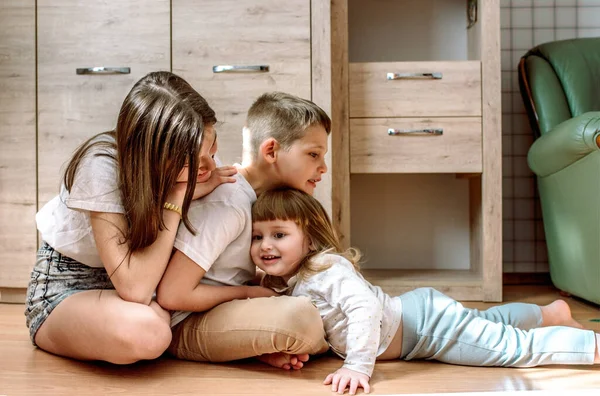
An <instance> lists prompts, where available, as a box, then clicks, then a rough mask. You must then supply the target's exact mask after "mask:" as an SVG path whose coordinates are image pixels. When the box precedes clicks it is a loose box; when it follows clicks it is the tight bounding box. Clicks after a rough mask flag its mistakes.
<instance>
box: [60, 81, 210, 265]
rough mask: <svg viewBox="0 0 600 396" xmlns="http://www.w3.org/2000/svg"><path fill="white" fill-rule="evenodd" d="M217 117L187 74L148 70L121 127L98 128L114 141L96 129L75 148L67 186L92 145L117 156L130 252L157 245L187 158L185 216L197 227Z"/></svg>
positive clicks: (185, 220) (125, 108) (124, 112)
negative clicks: (198, 189)
mask: <svg viewBox="0 0 600 396" xmlns="http://www.w3.org/2000/svg"><path fill="white" fill-rule="evenodd" d="M216 122H217V119H216V117H215V112H214V111H213V109H211V108H210V106H209V105H208V103H207V102H206V100H205V99H204V98H203V97H202V96H200V94H199V93H198V92H196V91H195V90H194V89H193V88H192V87H191V86H190V85H189V84H188V83H187V82H186V81H185V80H184V79H183V78H181V77H179V76H177V75H175V74H173V73H171V72H167V71H160V72H152V73H149V74H147V75H146V76H144V77H143V78H141V79H140V80H139V81H138V82H137V83H136V84H135V85H134V86H133V88H132V89H131V91H130V92H129V94H128V95H127V97H126V98H125V100H124V101H123V104H122V105H121V110H120V112H119V117H118V120H117V126H116V128H115V129H114V130H113V131H109V132H104V133H101V134H99V135H108V136H111V137H112V138H113V139H114V142H112V141H110V140H109V141H107V140H106V139H101V140H98V139H97V137H98V136H99V135H96V136H93V137H92V138H90V139H89V140H88V141H86V142H85V143H83V144H82V145H81V146H80V147H79V148H78V149H77V151H75V153H74V155H73V157H72V158H71V160H70V162H69V164H68V166H67V168H66V171H65V174H64V179H63V182H64V184H65V187H66V189H67V191H70V190H71V188H72V186H73V183H74V181H75V174H76V173H77V169H78V167H79V164H80V163H81V161H82V159H83V158H84V157H85V156H86V155H87V154H88V153H89V152H90V150H91V149H92V148H96V149H98V151H97V153H96V154H95V155H99V156H107V157H110V158H112V159H113V160H114V161H115V162H116V165H117V169H118V176H117V177H118V182H119V188H120V191H121V199H122V201H123V206H124V208H125V218H126V219H127V222H128V225H129V228H128V229H127V230H121V233H122V236H123V237H122V239H121V243H127V244H128V245H129V252H130V253H131V252H134V251H136V250H139V249H143V248H145V247H147V246H150V245H152V244H153V243H154V241H155V240H156V238H157V237H158V232H159V231H160V230H162V229H164V227H165V224H164V222H163V216H162V211H163V205H164V203H165V202H166V200H167V196H168V194H169V192H170V191H171V188H172V187H173V186H174V185H175V183H176V181H177V176H178V175H179V173H180V171H181V169H183V167H184V165H185V164H186V162H187V163H188V166H189V173H188V182H187V189H186V193H185V198H184V201H183V207H182V210H183V216H182V219H183V223H184V224H185V226H186V227H187V228H188V230H190V231H191V232H192V233H195V230H194V228H193V226H192V223H191V222H190V221H189V219H188V215H187V213H188V209H189V206H190V203H191V201H192V198H193V194H194V188H195V185H196V177H195V175H196V174H197V173H198V167H199V161H198V155H199V152H200V145H201V143H202V139H203V136H204V134H203V132H204V126H206V125H213V124H214V123H216ZM113 152H116V155H114V154H112V153H113Z"/></svg>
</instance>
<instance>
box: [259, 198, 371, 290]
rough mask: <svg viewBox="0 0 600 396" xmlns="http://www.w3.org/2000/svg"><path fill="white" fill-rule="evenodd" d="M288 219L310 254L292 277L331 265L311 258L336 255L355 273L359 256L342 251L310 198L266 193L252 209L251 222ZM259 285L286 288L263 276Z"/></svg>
mask: <svg viewBox="0 0 600 396" xmlns="http://www.w3.org/2000/svg"><path fill="white" fill-rule="evenodd" d="M272 220H284V221H287V220H290V221H293V222H294V223H296V225H298V227H300V229H301V230H302V232H303V233H304V235H305V236H306V237H308V238H309V240H310V243H311V251H310V252H309V254H308V255H306V257H305V258H304V259H303V260H302V262H301V263H300V265H299V266H298V271H297V273H296V275H297V276H298V277H300V278H302V279H306V278H308V277H310V276H312V275H314V274H316V273H318V272H321V271H324V270H326V269H327V268H329V267H330V266H331V264H328V263H319V262H318V261H317V260H313V258H314V257H315V256H317V255H319V254H321V253H331V254H337V255H340V256H342V257H344V258H346V259H347V260H348V261H350V262H351V263H352V265H353V266H354V268H355V270H356V271H359V265H358V264H359V261H360V257H361V254H360V252H359V251H358V250H357V249H354V248H350V249H347V250H342V248H341V245H340V240H339V238H338V235H337V233H336V231H335V229H334V227H333V224H332V223H331V220H330V219H329V216H328V215H327V212H326V211H325V209H324V208H323V206H322V205H321V203H320V202H319V201H317V200H316V199H315V198H314V197H312V196H311V195H309V194H307V193H305V192H302V191H299V190H295V189H292V188H284V189H274V190H268V191H265V192H264V193H262V194H261V195H260V196H259V197H258V199H257V200H256V202H255V203H254V205H253V206H252V221H272ZM263 285H264V286H266V287H270V288H282V287H284V286H286V283H285V281H284V280H283V279H281V278H280V277H276V276H271V275H266V276H265V278H264V279H263Z"/></svg>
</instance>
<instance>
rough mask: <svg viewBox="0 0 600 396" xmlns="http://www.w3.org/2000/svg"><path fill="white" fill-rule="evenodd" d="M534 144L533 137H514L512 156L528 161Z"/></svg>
mask: <svg viewBox="0 0 600 396" xmlns="http://www.w3.org/2000/svg"><path fill="white" fill-rule="evenodd" d="M532 144H533V136H531V135H513V152H512V155H514V156H520V157H522V159H523V161H525V160H526V157H527V153H528V152H529V148H530V147H531V145H532Z"/></svg>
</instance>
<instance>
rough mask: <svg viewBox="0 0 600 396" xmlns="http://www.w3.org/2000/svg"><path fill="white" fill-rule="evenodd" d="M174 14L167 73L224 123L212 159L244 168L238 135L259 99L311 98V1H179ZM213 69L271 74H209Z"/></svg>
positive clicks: (173, 11)
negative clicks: (274, 95) (272, 94)
mask: <svg viewBox="0 0 600 396" xmlns="http://www.w3.org/2000/svg"><path fill="white" fill-rule="evenodd" d="M172 13H173V41H172V46H173V72H174V73H176V74H179V75H181V76H182V77H184V78H185V79H186V80H187V81H188V82H189V83H190V84H192V86H193V87H195V88H196V89H197V90H198V92H200V94H202V95H203V96H204V97H205V98H206V99H207V100H208V103H209V104H210V105H211V107H212V108H213V109H214V110H215V112H216V113H217V119H218V120H219V121H222V122H221V123H219V124H218V125H217V133H218V134H219V152H218V154H217V155H218V157H219V158H220V159H221V160H222V161H223V162H224V163H226V164H231V163H234V162H242V140H243V139H242V128H243V127H244V125H245V123H246V113H247V111H248V108H249V107H250V105H252V103H253V102H254V100H255V99H256V98H257V97H258V96H260V95H261V94H263V93H264V92H267V91H283V92H287V93H291V94H294V95H297V96H300V97H303V98H307V99H310V98H311V46H310V40H311V39H310V37H311V33H310V15H311V14H310V1H308V0H302V1H292V2H282V1H278V0H255V1H250V2H240V1H238V0H202V1H197V0H179V1H176V2H173V7H172ZM240 21H243V23H240ZM218 65H235V66H243V67H247V66H268V68H269V70H268V71H260V70H259V71H256V70H252V69H250V70H248V69H241V70H237V71H235V70H232V71H228V72H215V71H213V67H214V66H218Z"/></svg>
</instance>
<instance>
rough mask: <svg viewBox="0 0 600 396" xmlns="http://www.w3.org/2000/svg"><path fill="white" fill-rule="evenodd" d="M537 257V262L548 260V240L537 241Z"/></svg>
mask: <svg viewBox="0 0 600 396" xmlns="http://www.w3.org/2000/svg"><path fill="white" fill-rule="evenodd" d="M535 259H536V260H535V261H536V262H537V263H540V262H544V261H548V247H547V246H546V242H544V241H536V242H535Z"/></svg>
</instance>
